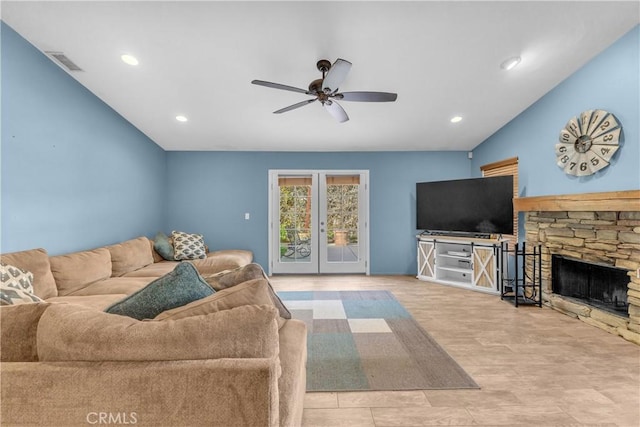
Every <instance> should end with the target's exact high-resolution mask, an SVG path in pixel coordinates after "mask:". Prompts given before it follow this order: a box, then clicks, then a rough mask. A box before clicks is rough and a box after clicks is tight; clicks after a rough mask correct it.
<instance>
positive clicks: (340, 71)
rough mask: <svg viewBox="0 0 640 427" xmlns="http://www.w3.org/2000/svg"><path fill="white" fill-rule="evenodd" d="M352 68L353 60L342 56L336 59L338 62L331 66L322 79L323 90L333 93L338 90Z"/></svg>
mask: <svg viewBox="0 0 640 427" xmlns="http://www.w3.org/2000/svg"><path fill="white" fill-rule="evenodd" d="M350 69H351V62H349V61H345V60H344V59H340V58H338V59H336V62H334V64H333V65H332V66H331V68H329V71H328V72H327V75H326V76H325V77H324V80H323V81H322V90H323V91H324V93H332V92H335V91H336V90H338V88H339V87H340V85H341V84H342V82H343V81H344V79H345V78H346V77H347V74H348V73H349V70H350Z"/></svg>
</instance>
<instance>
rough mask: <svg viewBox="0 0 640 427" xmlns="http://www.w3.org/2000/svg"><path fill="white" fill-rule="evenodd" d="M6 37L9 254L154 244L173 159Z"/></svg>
mask: <svg viewBox="0 0 640 427" xmlns="http://www.w3.org/2000/svg"><path fill="white" fill-rule="evenodd" d="M1 36H2V81H1V83H2V152H1V154H2V186H1V188H2V210H1V213H2V229H1V234H2V236H1V243H0V245H1V247H0V249H1V251H2V252H12V251H18V250H24V249H31V248H35V247H44V248H46V249H47V251H49V253H51V254H58V253H64V252H70V251H75V250H82V249H88V248H93V247H97V246H101V245H105V244H110V243H114V242H118V241H122V240H126V239H129V238H132V237H136V236H140V235H149V236H152V237H153V235H154V233H155V232H156V231H157V230H160V229H161V226H162V224H163V222H164V216H163V213H162V212H163V207H164V183H165V181H164V176H165V173H164V172H165V167H166V165H165V162H166V157H165V156H166V155H165V152H164V151H163V150H162V149H161V148H160V147H159V146H157V145H156V144H155V143H154V142H153V141H151V140H150V139H149V138H147V137H146V136H145V135H143V134H142V133H141V132H140V131H138V130H137V129H136V128H135V127H133V126H132V125H131V124H130V123H129V122H127V121H126V120H125V119H123V118H122V117H121V116H119V115H118V114H117V113H115V112H114V111H113V110H112V109H111V108H109V107H108V106H107V105H105V104H104V103H103V102H102V101H100V100H99V99H98V98H97V97H96V96H94V95H93V94H91V93H90V92H89V91H87V90H86V89H85V88H84V87H83V86H81V85H80V84H78V83H77V82H76V81H75V80H74V79H72V78H71V77H70V76H69V75H68V74H66V73H65V72H64V71H63V70H61V69H60V68H59V67H58V66H57V65H55V64H54V63H53V62H52V61H51V60H49V59H48V58H47V57H46V56H45V55H43V54H42V53H41V52H39V51H38V50H37V49H35V48H34V47H33V46H32V45H31V44H29V43H28V42H27V41H26V40H24V39H23V38H22V37H21V36H19V35H18V34H17V33H15V32H14V31H13V30H12V29H11V28H10V27H8V26H7V25H6V24H4V23H2V24H1Z"/></svg>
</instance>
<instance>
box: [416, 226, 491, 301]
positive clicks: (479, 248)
mask: <svg viewBox="0 0 640 427" xmlns="http://www.w3.org/2000/svg"><path fill="white" fill-rule="evenodd" d="M417 238H418V275H417V278H418V279H419V280H425V281H430V282H435V283H440V284H444V285H451V286H457V287H461V288H466V289H473V290H476V291H480V292H485V293H490V294H494V295H500V280H499V274H498V273H499V270H498V268H499V263H498V260H499V259H500V257H501V254H502V246H501V243H502V239H495V238H490V237H482V238H477V237H474V236H473V235H465V236H453V235H434V234H431V233H430V234H419V235H418V236H417Z"/></svg>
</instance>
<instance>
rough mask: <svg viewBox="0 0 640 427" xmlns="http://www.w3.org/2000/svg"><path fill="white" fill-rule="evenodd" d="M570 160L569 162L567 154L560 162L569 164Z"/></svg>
mask: <svg viewBox="0 0 640 427" xmlns="http://www.w3.org/2000/svg"><path fill="white" fill-rule="evenodd" d="M568 160H569V156H567V155H566V154H565V155H564V156H562V157H561V158H560V161H561V162H562V163H567V161H568Z"/></svg>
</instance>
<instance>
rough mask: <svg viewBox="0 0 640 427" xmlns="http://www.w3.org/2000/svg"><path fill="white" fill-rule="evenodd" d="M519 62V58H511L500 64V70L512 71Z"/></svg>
mask: <svg viewBox="0 0 640 427" xmlns="http://www.w3.org/2000/svg"><path fill="white" fill-rule="evenodd" d="M521 60H522V58H520V57H519V56H514V57H512V58H509V59H507V60H505V61H504V62H503V63H502V64H500V68H502V69H503V70H506V71H509V70H513V69H514V68H515V66H516V65H518V64H519V63H520V61H521Z"/></svg>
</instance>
